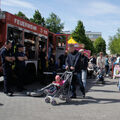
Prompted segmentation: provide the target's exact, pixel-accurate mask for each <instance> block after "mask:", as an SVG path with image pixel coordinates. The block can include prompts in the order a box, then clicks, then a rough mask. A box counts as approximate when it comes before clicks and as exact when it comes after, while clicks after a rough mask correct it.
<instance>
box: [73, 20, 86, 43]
mask: <svg viewBox="0 0 120 120" xmlns="http://www.w3.org/2000/svg"><path fill="white" fill-rule="evenodd" d="M72 37H73V38H74V39H75V40H76V41H77V42H78V43H84V44H86V35H85V28H84V26H83V22H82V21H78V24H77V26H76V28H75V30H74V32H73V33H72Z"/></svg>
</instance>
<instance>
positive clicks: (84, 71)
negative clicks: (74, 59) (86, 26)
mask: <svg viewBox="0 0 120 120" xmlns="http://www.w3.org/2000/svg"><path fill="white" fill-rule="evenodd" d="M79 52H80V53H81V60H80V62H81V72H82V73H81V74H82V82H83V85H84V88H85V87H86V79H87V67H88V58H87V57H86V56H85V55H84V49H80V50H79Z"/></svg>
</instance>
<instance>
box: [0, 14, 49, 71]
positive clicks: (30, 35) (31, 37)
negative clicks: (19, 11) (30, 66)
mask: <svg viewBox="0 0 120 120" xmlns="http://www.w3.org/2000/svg"><path fill="white" fill-rule="evenodd" d="M48 32H49V31H48V29H46V28H44V27H42V26H39V25H36V24H34V23H32V22H29V21H27V20H24V19H22V18H20V17H18V16H15V15H12V14H10V13H8V12H1V13H0V48H1V47H2V46H3V45H4V43H5V41H6V40H12V41H13V43H14V45H15V44H16V43H22V44H24V45H25V48H26V50H25V51H26V53H27V56H28V58H29V61H27V62H34V63H35V65H36V67H37V60H38V52H39V46H43V45H44V46H46V47H47V45H48ZM36 69H37V68H36Z"/></svg>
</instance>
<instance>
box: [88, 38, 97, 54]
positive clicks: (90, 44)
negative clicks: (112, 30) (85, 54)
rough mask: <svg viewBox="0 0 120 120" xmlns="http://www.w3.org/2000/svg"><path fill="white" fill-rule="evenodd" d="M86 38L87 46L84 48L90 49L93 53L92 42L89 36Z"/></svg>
mask: <svg viewBox="0 0 120 120" xmlns="http://www.w3.org/2000/svg"><path fill="white" fill-rule="evenodd" d="M86 39H87V42H88V43H87V46H86V49H87V50H91V53H92V54H94V53H95V48H94V46H93V42H92V41H91V40H90V38H88V37H87V38H86Z"/></svg>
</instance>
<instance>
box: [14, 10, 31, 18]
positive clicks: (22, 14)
mask: <svg viewBox="0 0 120 120" xmlns="http://www.w3.org/2000/svg"><path fill="white" fill-rule="evenodd" d="M15 15H16V16H18V17H21V18H23V19H25V20H29V18H28V17H26V15H25V14H24V13H22V12H21V11H19V12H18V13H17V14H15Z"/></svg>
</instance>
